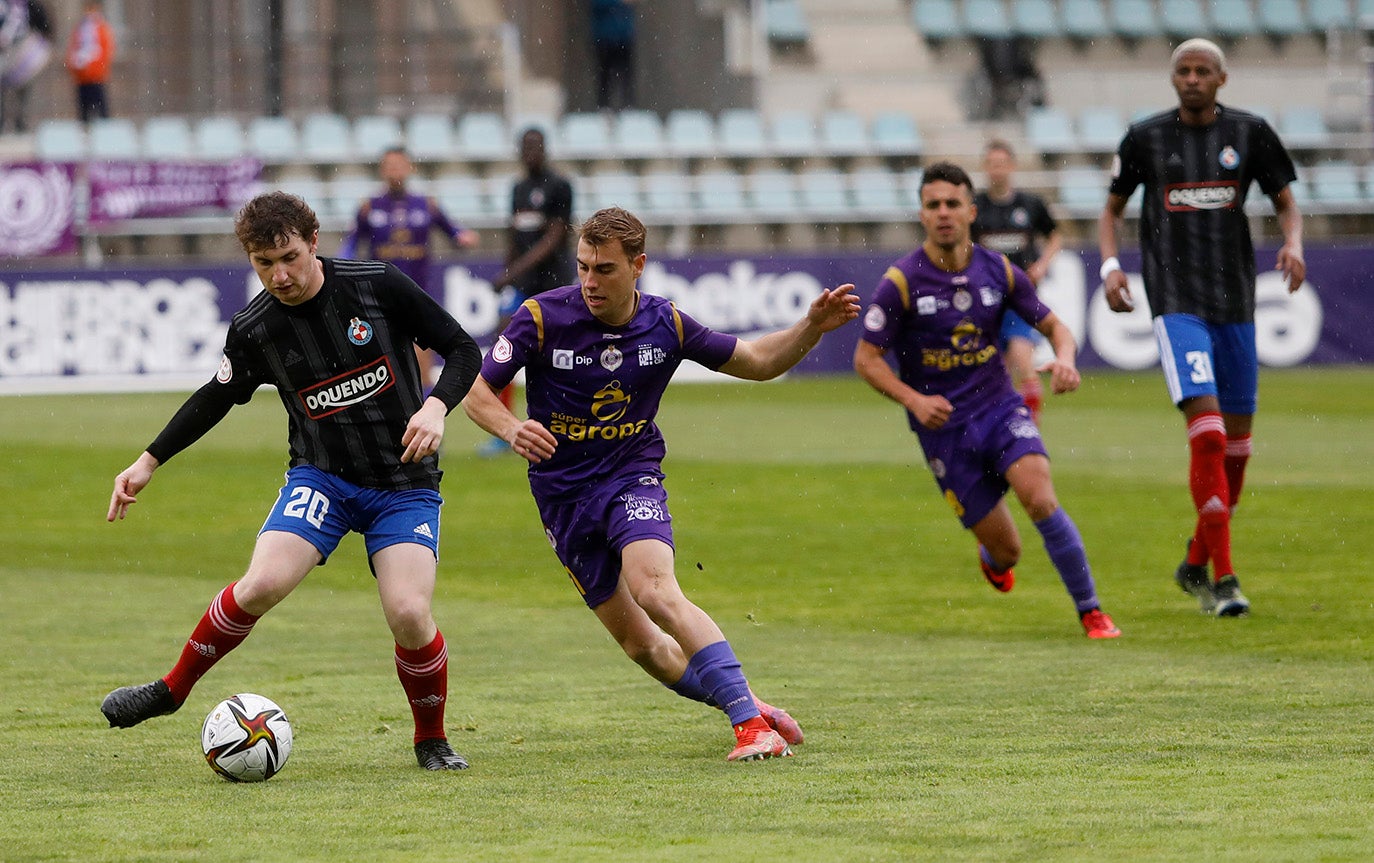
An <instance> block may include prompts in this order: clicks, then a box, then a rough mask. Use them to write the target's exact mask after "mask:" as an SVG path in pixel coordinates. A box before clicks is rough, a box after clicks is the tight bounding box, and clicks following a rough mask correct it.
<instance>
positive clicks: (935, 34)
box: [911, 0, 965, 42]
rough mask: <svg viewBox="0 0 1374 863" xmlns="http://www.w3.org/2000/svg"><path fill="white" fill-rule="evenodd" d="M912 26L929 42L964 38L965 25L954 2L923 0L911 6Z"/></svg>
mask: <svg viewBox="0 0 1374 863" xmlns="http://www.w3.org/2000/svg"><path fill="white" fill-rule="evenodd" d="M911 25H912V26H913V27H915V28H916V32H917V33H920V34H921V36H922V37H923V38H925V39H926V40H927V41H929V42H942V41H944V40H946V39H958V38H959V37H961V36H964V35H965V33H964V25H963V22H962V21H961V20H960V18H959V9H958V6H957V5H956V4H955V2H954V0H921V2H920V3H912V4H911Z"/></svg>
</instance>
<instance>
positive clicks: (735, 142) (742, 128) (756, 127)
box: [716, 108, 768, 158]
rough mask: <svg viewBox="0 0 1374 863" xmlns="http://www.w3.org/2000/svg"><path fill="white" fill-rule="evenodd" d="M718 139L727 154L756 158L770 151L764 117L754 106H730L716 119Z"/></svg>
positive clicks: (722, 149) (722, 150) (723, 151)
mask: <svg viewBox="0 0 1374 863" xmlns="http://www.w3.org/2000/svg"><path fill="white" fill-rule="evenodd" d="M716 140H717V143H718V144H719V146H720V150H721V152H722V153H724V154H725V155H726V156H732V157H736V158H754V157H758V156H762V155H764V154H765V153H766V152H767V151H768V141H767V138H766V137H765V135H764V131H763V117H762V116H761V115H760V114H759V112H758V111H755V110H753V109H752V108H728V109H726V110H724V111H722V112H720V116H719V117H718V118H717V120H716Z"/></svg>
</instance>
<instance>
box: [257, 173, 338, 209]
mask: <svg viewBox="0 0 1374 863" xmlns="http://www.w3.org/2000/svg"><path fill="white" fill-rule="evenodd" d="M268 187H269V188H276V189H279V190H281V191H283V192H289V193H290V194H292V195H295V196H296V197H298V198H300V199H301V200H303V201H305V202H306V203H307V204H309V205H310V208H311V209H312V210H314V211H315V214H316V215H318V216H324V217H326V218H327V217H330V216H332V215H333V213H332V211H331V208H330V202H331V198H330V196H329V190H328V189H327V188H326V187H325V184H324V183H322V182H320V181H319V180H318V179H316V178H314V177H310V176H305V175H290V176H286V177H282V178H280V179H278V180H277V182H276V183H269V184H268Z"/></svg>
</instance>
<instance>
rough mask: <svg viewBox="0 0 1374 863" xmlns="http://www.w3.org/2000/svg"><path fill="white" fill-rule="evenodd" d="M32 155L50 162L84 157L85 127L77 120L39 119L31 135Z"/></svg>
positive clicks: (68, 160) (85, 144)
mask: <svg viewBox="0 0 1374 863" xmlns="http://www.w3.org/2000/svg"><path fill="white" fill-rule="evenodd" d="M33 146H34V155H36V156H37V157H38V158H39V159H43V160H45V161H52V162H75V161H80V160H81V159H84V158H86V149H87V142H86V127H85V125H83V124H82V123H81V122H80V121H78V120H41V121H39V123H38V126H37V128H36V129H34V136H33Z"/></svg>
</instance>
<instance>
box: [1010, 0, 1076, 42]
mask: <svg viewBox="0 0 1374 863" xmlns="http://www.w3.org/2000/svg"><path fill="white" fill-rule="evenodd" d="M1011 29H1012V32H1014V33H1015V34H1016V35H1018V36H1026V37H1028V38H1031V39H1055V38H1059V37H1062V36H1063V35H1064V23H1063V21H1061V20H1060V18H1059V7H1058V6H1056V5H1055V4H1054V0H1011Z"/></svg>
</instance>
